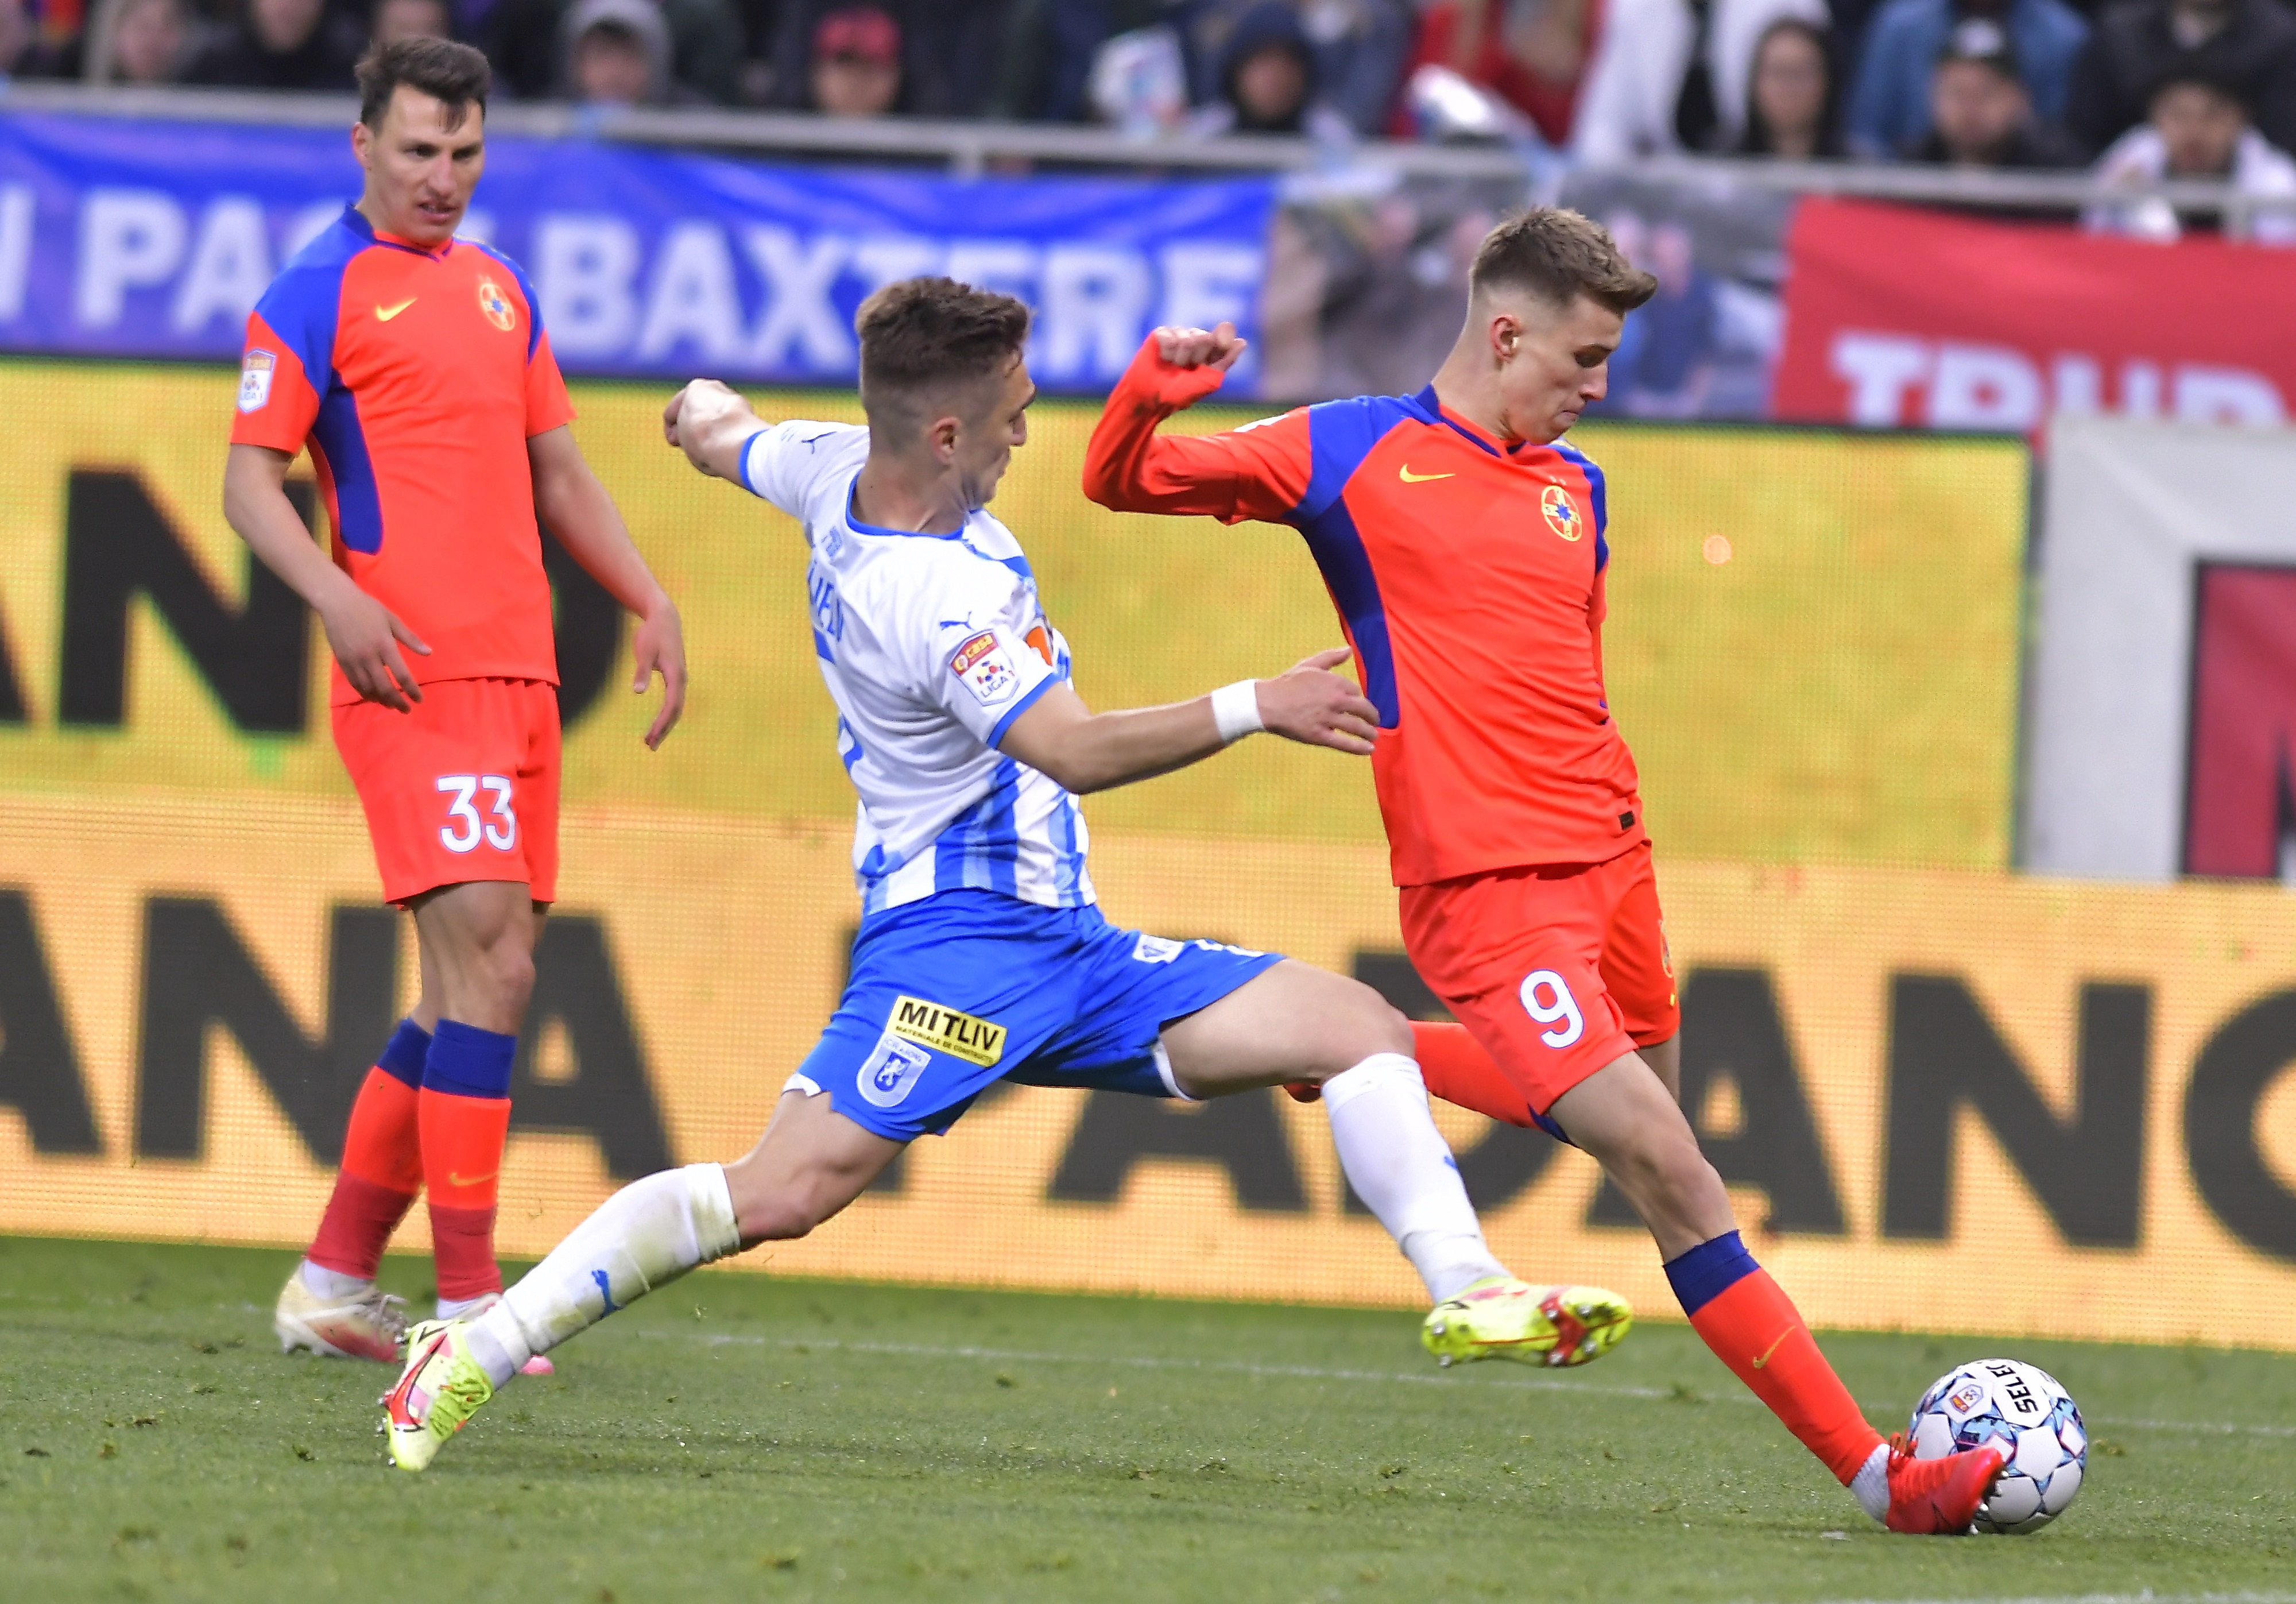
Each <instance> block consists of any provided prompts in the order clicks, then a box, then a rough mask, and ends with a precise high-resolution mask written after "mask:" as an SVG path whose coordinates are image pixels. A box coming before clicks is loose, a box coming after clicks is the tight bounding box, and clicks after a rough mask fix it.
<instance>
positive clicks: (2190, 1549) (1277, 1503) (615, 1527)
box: [0, 1238, 2296, 1604]
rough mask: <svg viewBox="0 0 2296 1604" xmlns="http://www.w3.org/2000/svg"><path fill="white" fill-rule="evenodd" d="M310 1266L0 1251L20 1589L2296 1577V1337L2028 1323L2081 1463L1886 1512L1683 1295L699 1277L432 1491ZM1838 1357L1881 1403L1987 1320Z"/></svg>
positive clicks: (231, 1254) (201, 1595) (309, 1599)
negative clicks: (1701, 1330) (1993, 1489)
mask: <svg viewBox="0 0 2296 1604" xmlns="http://www.w3.org/2000/svg"><path fill="white" fill-rule="evenodd" d="M290 1262H291V1261H290V1259H289V1258H288V1256H287V1255H285V1254H276V1253H262V1252H252V1251H247V1250H238V1249H211V1248H187V1247H162V1246H119V1245H111V1244H91V1243H81V1242H54V1241H35V1240H25V1239H7V1238H0V1554H4V1555H5V1557H6V1559H7V1563H8V1567H9V1573H8V1584H7V1586H6V1587H5V1589H4V1592H5V1593H6V1596H8V1597H10V1598H16V1599H26V1600H33V1599H38V1600H61V1599H79V1598H105V1599H111V1598H149V1599H168V1600H176V1599H184V1600H193V1599H228V1600H255V1599H281V1600H298V1601H299V1604H317V1601H323V1600H324V1601H332V1600H367V1599H379V1598H383V1597H388V1596H390V1595H392V1594H394V1593H399V1592H406V1593H408V1594H410V1595H411V1596H420V1597H423V1598H434V1599H439V1600H455V1599H485V1600H489V1601H494V1600H502V1601H504V1604H508V1601H510V1600H523V1599H536V1600H545V1599H546V1600H651V1599H663V1600H679V1601H681V1604H690V1601H693V1600H717V1599H737V1598H738V1599H753V1598H754V1599H804V1598H820V1599H850V1600H880V1599H881V1600H944V1599H970V1600H1100V1599H1126V1600H1132V1599H1137V1600H1166V1599H1171V1600H1262V1599H1266V1600H1357V1599H1361V1600H1432V1599H1507V1600H1568V1599H1603V1600H1644V1599H1749V1600H1751V1599H1761V1600H1801V1599H1854V1598H1908V1599H1911V1598H1936V1599H1944V1598H1979V1597H2030V1596H2046V1597H2068V1596H2077V1595H2083V1594H2089V1595H2096V1594H2105V1595H2121V1596H2125V1595H2129V1594H2135V1593H2138V1592H2141V1591H2142V1590H2144V1589H2147V1588H2150V1589H2152V1590H2153V1592H2155V1593H2156V1594H2161V1595H2171V1596H2180V1595H2192V1594H2198V1593H2202V1592H2216V1593H2220V1594H2221V1593H2246V1594H2248V1595H2250V1596H2251V1597H2296V1594H2292V1593H2289V1592H2284V1591H2281V1590H2286V1589H2290V1588H2292V1587H2296V1358H2291V1357H2286V1356H2277V1355H2269V1354H2262V1353H2227V1352H2221V1351H2215V1350H2208V1351H2202V1350H2196V1349H2189V1348H2187V1349H2172V1350H2161V1349H2157V1348H2155V1349H2145V1348H2136V1347H2106V1346H2093V1345H2078V1344H2070V1343H2043V1342H2018V1343H2014V1344H2009V1345H2005V1346H2008V1347H2010V1348H2012V1349H2013V1351H2014V1352H2015V1353H2018V1354H2020V1355H2021V1356H2024V1357H2027V1358H2030V1359H2032V1360H2035V1361H2038V1362H2040V1363H2042V1364H2045V1365H2046V1366H2047V1367H2048V1368H2050V1369H2051V1370H2054V1372H2055V1373H2056V1374H2057V1375H2058V1376H2059V1377H2060V1378H2062V1379H2063V1380H2064V1381H2065V1382H2066V1383H2067V1384H2068V1385H2069V1386H2071V1387H2072V1388H2073V1389H2074V1391H2075V1393H2076V1394H2078V1395H2079V1398H2080V1399H2081V1401H2082V1402H2083V1403H2084V1404H2085V1405H2086V1406H2087V1410H2088V1411H2089V1419H2090V1426H2091V1430H2092V1432H2093V1434H2094V1435H2095V1438H2096V1439H2097V1444H2096V1449H2095V1451H2094V1452H2092V1455H2091V1459H2090V1476H2089V1482H2088V1486H2087V1491H2086V1492H2085V1493H2083V1495H2082V1497H2081V1499H2080V1501H2079V1503H2077V1504H2076V1505H2075V1506H2074V1508H2073V1509H2072V1511H2071V1514H2070V1515H2069V1516H2067V1517H2066V1518H2064V1519H2063V1520H2062V1521H2060V1522H2059V1523H2058V1524H2057V1525H2056V1526H2055V1527H2054V1528H2053V1529H2051V1530H2049V1531H2047V1532H2046V1533H2043V1534H2039V1535H2038V1536H2034V1537H2031V1538H2025V1539H2013V1538H1990V1539H1972V1540H1968V1541H1959V1542H1954V1541H1938V1540H1922V1539H1911V1538H1894V1537H1890V1536H1887V1535H1885V1534H1882V1533H1880V1532H1878V1531H1876V1530H1874V1528H1873V1527H1872V1526H1870V1525H1869V1524H1868V1523H1867V1522H1866V1520H1865V1519H1864V1518H1862V1517H1860V1516H1859V1515H1858V1514H1857V1511H1856V1510H1855V1509H1854V1508H1852V1507H1851V1505H1850V1504H1849V1499H1848V1495H1847V1494H1845V1493H1843V1492H1842V1491H1841V1489H1840V1488H1839V1487H1837V1486H1835V1485H1833V1483H1832V1482H1831V1481H1830V1480H1829V1479H1828V1478H1827V1477H1826V1476H1825V1473H1824V1472H1823V1471H1822V1470H1820V1469H1819V1468H1817V1467H1816V1464H1814V1463H1813V1462H1812V1461H1811V1460H1809V1459H1808V1457H1807V1456H1806V1455H1805V1454H1803V1453H1802V1452H1801V1451H1800V1449H1799V1448H1797V1447H1795V1446H1794V1445H1793V1444H1792V1443H1791V1442H1790V1441H1788V1440H1787V1438H1786V1437H1785V1435H1784V1433H1783V1432H1782V1431H1781V1430H1780V1429H1779V1428H1778V1427H1776V1425H1775V1423H1774V1422H1773V1421H1772V1420H1771V1419H1769V1417H1768V1416H1767V1415H1766V1414H1764V1413H1763V1412H1761V1411H1759V1409H1758V1408H1755V1407H1752V1406H1751V1405H1749V1404H1747V1403H1745V1402H1743V1400H1742V1399H1741V1397H1740V1395H1739V1394H1738V1392H1737V1389H1736V1386H1735V1384H1734V1382H1733V1381H1732V1380H1731V1379H1730V1378H1729V1377H1728V1375H1727V1374H1726V1372H1724V1370H1722V1369H1721V1367H1720V1366H1719V1365H1718V1364H1717V1363H1716V1362H1715V1361H1713V1360H1712V1359H1711V1358H1710V1356H1709V1355H1708V1354H1707V1353H1705V1352H1704V1351H1703V1350H1702V1348H1701V1347H1700V1346H1699V1345H1698V1344H1697V1342H1696V1339H1695V1338H1694V1337H1692V1336H1691V1334H1690V1333H1689V1332H1688V1331H1687V1330H1685V1328H1681V1327H1679V1326H1660V1325H1652V1326H1648V1327H1645V1328H1644V1329H1643V1330H1641V1331H1638V1332H1637V1333H1636V1335H1635V1336H1634V1337H1633V1338H1632V1339H1631V1340H1630V1341H1629V1342H1628V1344H1627V1345H1625V1346H1624V1347H1623V1348H1622V1349H1620V1351H1619V1352H1618V1353H1616V1354H1615V1355H1613V1356H1612V1357H1611V1358H1609V1359H1607V1360H1605V1361H1603V1363H1602V1364H1600V1365H1599V1366H1596V1367H1595V1368H1594V1369H1593V1370H1588V1371H1584V1372H1580V1373H1579V1374H1577V1375H1574V1376H1571V1377H1568V1378H1549V1377H1546V1376H1544V1375H1540V1374H1538V1373H1535V1372H1531V1371H1527V1370H1521V1369H1517V1368H1514V1367H1501V1366H1497V1365H1486V1366H1481V1367H1479V1368H1477V1369H1475V1370H1470V1371H1464V1372H1461V1373H1458V1374H1455V1375H1438V1374H1436V1373H1435V1372H1433V1371H1432V1370H1431V1369H1430V1368H1429V1367H1428V1366H1427V1365H1426V1364H1425V1363H1424V1361H1423V1359H1422V1358H1421V1356H1420V1355H1419V1354H1418V1353H1417V1352H1416V1350H1415V1346H1414V1345H1413V1342H1412V1337H1413V1329H1412V1322H1411V1321H1410V1320H1408V1319H1407V1318H1406V1317H1402V1316H1398V1315H1395V1314H1380V1313H1360V1312H1334V1311H1330V1310H1308V1309H1296V1308H1283V1307H1266V1306H1234V1305H1215V1304H1179V1303H1152V1302H1132V1301H1127V1300H1121V1299H1108V1298H1058V1297H1043V1296H1013V1295H1004V1294H980V1293H956V1292H927V1291H911V1290H903V1289H896V1288H886V1287H846V1286H832V1285H826V1284H823V1283H819V1282H785V1281H775V1280H774V1279H769V1278H767V1277H763V1276H751V1275H729V1274H708V1275H702V1276H697V1277H694V1278H693V1279H689V1280H687V1281H685V1282H684V1283H682V1284H680V1285H678V1286H676V1287H671V1288H669V1289H668V1290H667V1291H665V1292H663V1293H661V1294H660V1295H658V1296H655V1297H653V1298H652V1299H649V1300H648V1301H646V1302H645V1303H644V1304H640V1305H639V1306H638V1307H637V1308H636V1309H635V1310H634V1311H632V1312H630V1313H628V1314H627V1315H624V1316H621V1317H619V1318H617V1319H616V1320H612V1321H610V1322H608V1324H607V1325H605V1326H604V1327H603V1328H600V1329H599V1330H597V1331H594V1332H593V1333H591V1334H589V1335H588V1336H586V1337H583V1338H581V1339H580V1340H578V1341H577V1342H576V1343H574V1344H572V1345H570V1346H569V1347H567V1348H566V1349H563V1350H562V1351H561V1353H560V1354H559V1358H560V1360H561V1361H562V1363H561V1375H560V1378H558V1379H556V1380H553V1381H521V1382H520V1383H518V1384H517V1385H516V1386H514V1387H513V1388H512V1390H511V1391H510V1392H508V1393H507V1394H504V1396H503V1397H501V1398H499V1399H497V1400H496V1402H495V1403H494V1404H493V1405H491V1406H490V1407H489V1408H488V1410H487V1411H485V1412H484V1413H482V1414H481V1416H480V1419H479V1420H478V1421H477V1423H476V1424H474V1425H473V1426H472V1427H471V1428H470V1430H469V1431H468V1432H466V1433H465V1434H464V1435H463V1437H462V1438H461V1439H460V1440H458V1441H456V1442H455V1444H452V1445H451V1446H450V1447H448V1449H447V1451H446V1452H445V1453H444V1454H442V1455H441V1456H440V1459H439V1464H438V1465H437V1467H436V1468H434V1469H433V1470H432V1471H431V1472H430V1474H428V1475H427V1476H424V1477H421V1478H419V1479H417V1478H414V1477H406V1476H403V1475H399V1474H398V1473H396V1472H392V1471H389V1470H387V1469H385V1468H383V1466H382V1463H381V1456H380V1447H379V1444H377V1442H376V1440H375V1438H374V1437H373V1435H372V1434H373V1421H374V1419H376V1414H375V1411H374V1410H373V1408H372V1402H373V1397H374V1395H375V1394H376V1393H377V1392H378V1391H380V1390H381V1386H383V1384H384V1382H385V1379H386V1378H385V1372H384V1371H383V1370H381V1368H380V1367H375V1366H369V1365H363V1364H352V1363H348V1362H341V1361H330V1362H324V1363H323V1362H320V1361H314V1360H309V1359H295V1360H288V1359H283V1358H282V1357H280V1356H279V1354H278V1353H275V1352H274V1351H273V1349H272V1343H271V1337H270V1329H269V1322H268V1320H267V1318H266V1315H267V1311H268V1304H269V1300H270V1297H271V1296H272V1294H273V1292H274V1291H275V1287H276V1284H277V1281H278V1279H279V1278H280V1277H282V1276H283V1274H284V1272H285V1271H286V1268H287V1265H288V1264H289V1263H290ZM426 1269H427V1267H426V1266H425V1265H424V1264H423V1263H422V1262H420V1261H407V1262H403V1263H401V1262H394V1263H393V1264H392V1265H391V1267H390V1269H389V1271H387V1272H386V1279H388V1280H390V1281H391V1282H393V1283H394V1284H397V1285H399V1286H401V1287H403V1288H404V1289H405V1290H406V1291H408V1292H410V1293H411V1292H416V1291H419V1290H421V1288H422V1278H423V1276H424V1274H425V1273H426ZM1983 1346H1985V1345H1982V1344H1972V1343H1970V1342H1967V1341H1965V1340H1961V1339H1956V1340H1954V1341H1953V1342H1951V1343H1942V1342H1939V1341H1935V1340H1930V1339H1924V1338H1922V1337H1833V1338H1831V1339H1829V1341H1828V1347H1829V1349H1830V1351H1831V1352H1832V1353H1833V1355H1834V1357H1835V1359H1836V1361H1837V1362H1838V1363H1839V1364H1840V1365H1841V1370H1842V1372H1843V1374H1844V1375H1845V1376H1846V1377H1847V1378H1848V1379H1849V1384H1850V1386H1851V1387H1852V1388H1853V1389H1854V1390H1855V1391H1856V1392H1857V1394H1858V1395H1859V1396H1860V1397H1861V1398H1863V1399H1865V1400H1867V1401H1868V1402H1869V1404H1870V1405H1871V1406H1872V1408H1873V1410H1874V1412H1875V1413H1876V1414H1877V1415H1880V1414H1882V1413H1884V1412H1885V1411H1884V1409H1883V1406H1884V1405H1885V1404H1889V1403H1891V1402H1897V1403H1898V1406H1899V1407H1902V1401H1904V1400H1907V1399H1910V1397H1911V1396H1912V1395H1913V1394H1914V1393H1915V1390H1916V1389H1917V1388H1918V1387H1919V1386H1921V1385H1922V1384H1923V1383H1924V1382H1926V1381H1928V1380H1929V1379H1930V1378H1931V1377H1933V1376H1934V1375H1936V1374H1937V1373H1938V1372H1939V1371H1940V1370H1943V1369H1944V1368H1946V1366H1947V1364H1948V1362H1949V1361H1952V1360H1956V1359H1961V1358H1967V1357H1975V1356H1977V1351H1978V1349H1980V1348H1981V1347H1983ZM1887 1412H1894V1411H1887Z"/></svg>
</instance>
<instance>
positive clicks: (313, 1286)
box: [300, 1259, 374, 1303]
mask: <svg viewBox="0 0 2296 1604" xmlns="http://www.w3.org/2000/svg"><path fill="white" fill-rule="evenodd" d="M300 1273H301V1275H302V1277H303V1285H304V1286H305V1287H307V1288H309V1289H310V1291H311V1292H312V1294H313V1295H314V1296H318V1297H323V1298H326V1299H328V1300H330V1301H331V1302H335V1303H342V1302H346V1301H348V1299H351V1298H355V1297H357V1296H359V1295H360V1294H361V1293H365V1292H372V1291H373V1290H374V1283H373V1281H370V1280H368V1279H366V1278H365V1277H364V1276H356V1275H345V1274H344V1273H343V1272H342V1271H340V1270H330V1269H328V1268H327V1267H326V1266H325V1265H324V1264H314V1263H311V1261H310V1260H308V1259H306V1260H304V1261H303V1265H302V1270H301V1272H300Z"/></svg>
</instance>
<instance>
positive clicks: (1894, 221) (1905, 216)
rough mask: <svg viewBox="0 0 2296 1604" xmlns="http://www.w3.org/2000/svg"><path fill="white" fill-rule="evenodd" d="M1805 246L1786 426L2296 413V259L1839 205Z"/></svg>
mask: <svg viewBox="0 0 2296 1604" xmlns="http://www.w3.org/2000/svg"><path fill="white" fill-rule="evenodd" d="M1786 248H1787V252H1788V260H1789V264H1790V272H1789V275H1788V277H1787V281H1786V298H1785V306H1786V333H1785V345H1784V350H1783V352H1782V353H1781V354H1780V356H1779V358H1778V366H1777V376H1776V386H1775V391H1774V392H1773V398H1772V411H1773V415H1775V416H1777V417H1779V418H1784V419H1790V420H1793V421H1796V422H1806V423H1829V424H1843V423H1846V424H1859V425H1863V426H1866V427H1874V428H1888V427H1893V426H1911V427H1916V428H1932V429H1989V430H2005V431H2010V432H2018V433H2023V432H2030V431H2031V430H2033V429H2035V428H2037V427H2038V426H2039V424H2041V422H2042V420H2043V419H2044V418H2046V416H2048V415H2050V414H2051V413H2053V412H2114V413H2126V414H2128V415H2133V416H2138V417H2159V418H2175V419H2181V420H2185V421H2188V422H2194V423H2233V424H2278V423H2283V422H2284V421H2286V419H2287V417H2288V415H2289V414H2290V412H2291V411H2292V410H2296V251H2288V250H2284V249H2275V248H2273V247H2269V246H2262V245H2245V244H2229V243H2225V242H2224V241H2221V240H2214V239H2198V240H2194V239H2188V240H2185V241H2183V242H2180V243H2177V244H2174V245H2157V244H2151V243H2144V242H2139V241H2135V240H2127V239H2116V238H2110V237H2103V236H2099V235H2094V234H2083V233H2081V232H2079V230H2076V229H2072V228H2067V227H2056V226H2031V225H2020V224H2005V223H1992V222H1978V221H1973V220H1971V219H1969V218H1960V217H1952V216H1942V215H1939V214H1938V213H1935V212H1925V211H1917V210H1909V209H1903V208H1898V207H1894V206H1882V205H1875V204H1873V203H1871V202H1851V201H1826V200H1811V201H1806V202H1803V203H1802V205H1801V207H1800V210H1798V211H1797V212H1796V214H1795V217H1794V220H1793V224H1792V227H1791V228H1790V229H1789V231H1788V234H1787V245H1786Z"/></svg>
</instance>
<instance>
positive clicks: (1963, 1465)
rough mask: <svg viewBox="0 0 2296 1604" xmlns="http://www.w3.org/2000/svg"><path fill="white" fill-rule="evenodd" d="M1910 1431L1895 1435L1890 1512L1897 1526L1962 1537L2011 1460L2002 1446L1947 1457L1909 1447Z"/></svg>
mask: <svg viewBox="0 0 2296 1604" xmlns="http://www.w3.org/2000/svg"><path fill="white" fill-rule="evenodd" d="M1906 1445H1907V1444H1906V1437H1905V1434H1903V1433H1902V1432H1901V1433H1899V1434H1898V1435H1897V1436H1895V1437H1893V1438H1891V1439H1890V1514H1889V1518H1888V1519H1887V1520H1886V1521H1885V1522H1884V1523H1883V1524H1885V1525H1886V1526H1888V1527H1889V1528H1890V1530H1891V1531H1893V1532H1910V1533H1915V1534H1920V1535H1923V1536H1931V1537H1934V1536H1951V1537H1957V1536H1959V1535H1961V1534H1963V1533H1964V1532H1966V1531H1968V1530H1969V1527H1970V1523H1971V1522H1972V1521H1973V1520H1975V1519H1976V1518H1977V1506H1978V1505H1980V1504H1981V1503H1983V1502H1984V1501H1985V1495H1986V1494H1987V1493H1989V1492H1991V1491H1992V1490H1993V1478H1994V1477H1997V1476H1999V1475H2000V1474H2001V1468H2002V1467H2003V1466H2004V1465H2005V1464H2007V1463H2008V1460H2005V1459H2004V1458H2002V1456H2001V1451H2000V1450H1999V1449H1997V1448H1972V1449H1971V1450H1969V1451H1968V1452H1965V1453H1949V1454H1948V1455H1946V1456H1945V1457H1944V1458H1943V1459H1941V1460H1917V1459H1915V1457H1914V1456H1913V1455H1912V1454H1910V1453H1908V1452H1906Z"/></svg>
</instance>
